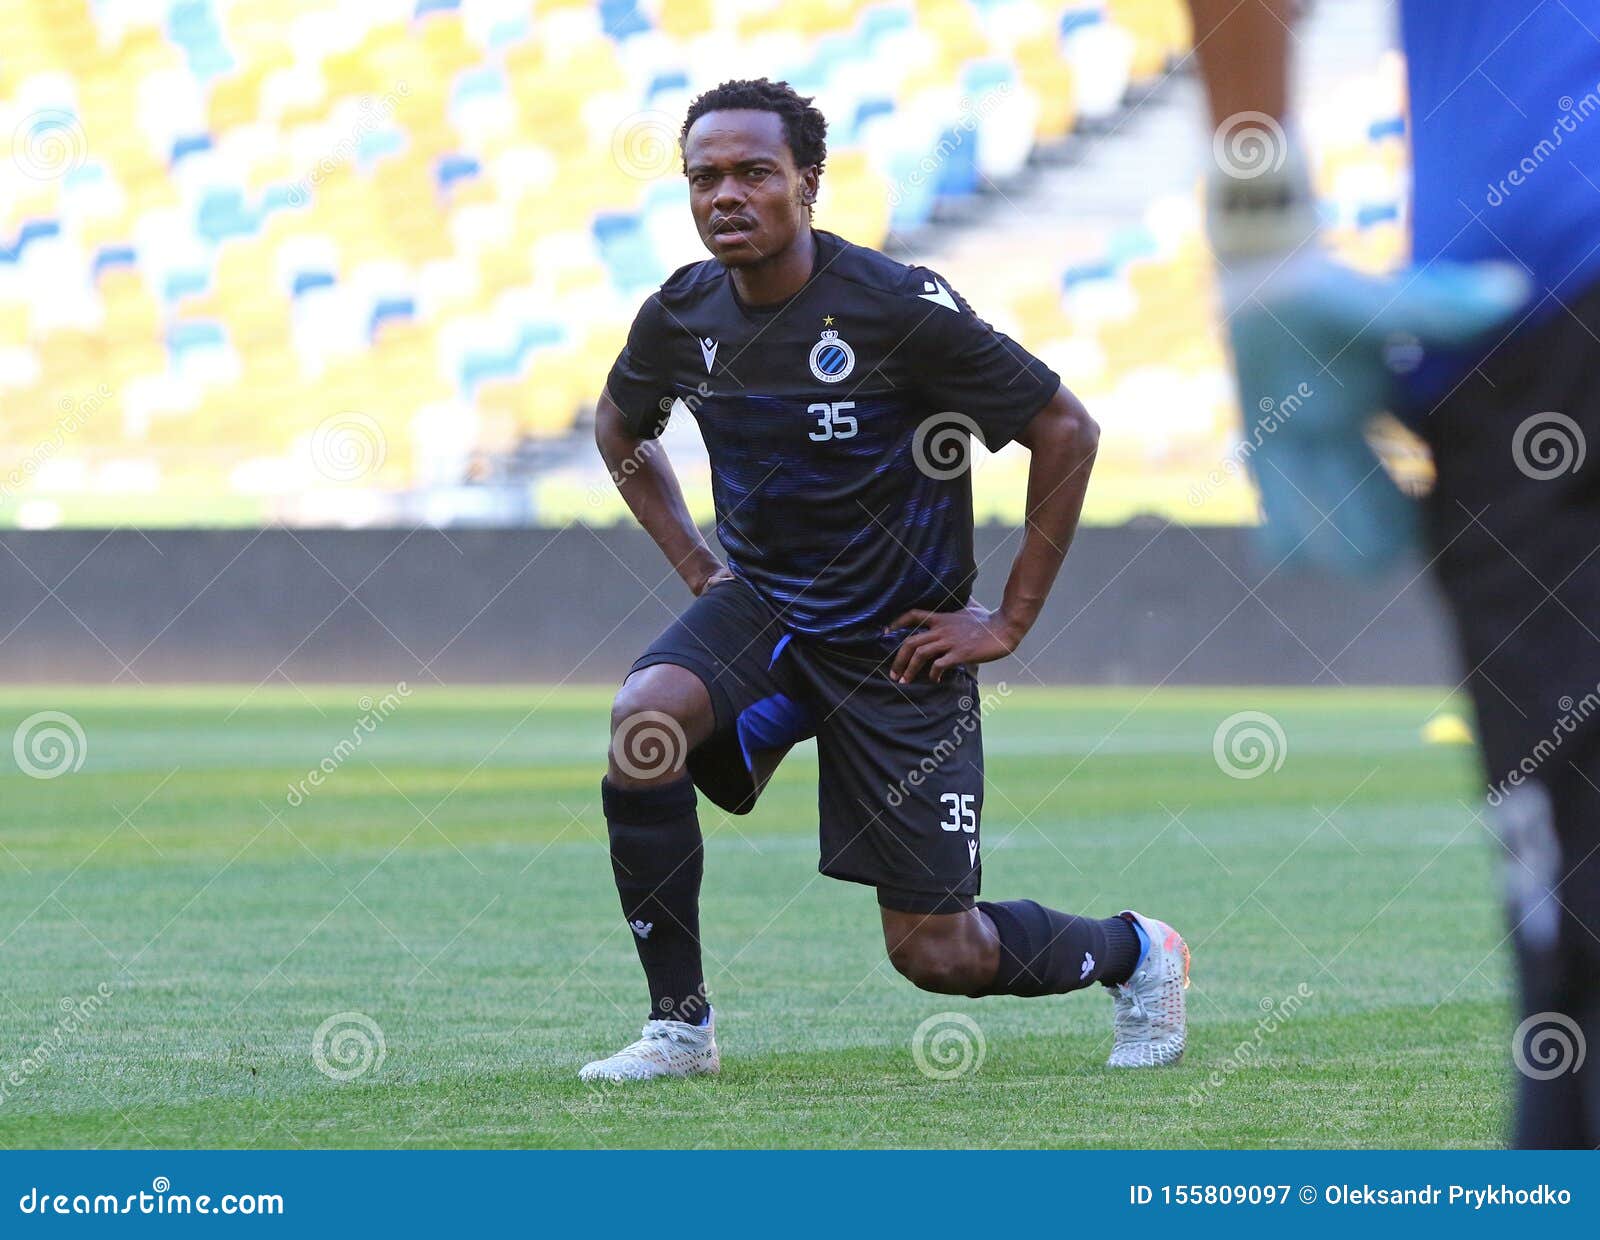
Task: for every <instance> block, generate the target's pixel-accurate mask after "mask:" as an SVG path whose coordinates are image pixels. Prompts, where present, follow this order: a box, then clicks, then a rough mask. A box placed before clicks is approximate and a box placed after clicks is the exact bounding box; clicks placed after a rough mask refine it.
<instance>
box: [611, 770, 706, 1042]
mask: <svg viewBox="0 0 1600 1240" xmlns="http://www.w3.org/2000/svg"><path fill="white" fill-rule="evenodd" d="M600 800H601V804H602V805H604V807H605V814H606V829H607V831H608V832H609V834H610V836H611V872H612V874H613V875H615V876H616V880H617V894H618V895H619V896H620V897H621V898H622V915H623V917H625V918H626V919H627V921H628V929H629V931H630V932H631V933H632V935H633V945H634V946H635V947H636V948H638V949H639V963H640V964H642V965H644V975H645V980H646V981H647V982H648V983H649V985H650V1016H651V1019H653V1020H681V1021H687V1022H688V1023H689V1024H691V1025H698V1024H699V1023H700V1022H701V1020H702V1019H704V1017H705V1014H706V995H705V976H704V974H703V973H702V971H701V967H700V875H701V872H702V870H703V869H704V862H705V849H704V847H703V846H702V845H701V842H700V819H699V817H698V816H697V815H696V814H695V812H694V807H695V795H694V783H693V781H691V780H690V779H689V778H688V777H687V776H685V777H684V778H683V779H680V780H677V781H675V782H673V783H670V784H665V785H657V786H655V787H652V788H619V787H617V786H616V785H614V784H613V783H612V782H611V781H610V780H609V779H602V780H601V781H600Z"/></svg>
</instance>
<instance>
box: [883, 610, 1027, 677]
mask: <svg viewBox="0 0 1600 1240" xmlns="http://www.w3.org/2000/svg"><path fill="white" fill-rule="evenodd" d="M911 625H916V626H918V628H917V631H916V632H915V633H912V634H911V635H910V636H909V637H907V638H906V639H905V640H904V641H903V642H901V643H900V649H899V650H897V651H895V656H894V662H893V663H891V664H890V665H889V679H890V680H893V681H897V682H898V683H900V684H910V683H911V682H912V681H914V680H916V679H917V677H918V676H920V675H922V674H923V673H924V672H926V673H927V674H928V679H930V680H932V681H934V682H936V683H937V682H938V681H941V680H943V679H944V674H945V673H946V672H947V671H949V670H950V669H951V668H952V667H957V666H959V665H960V664H963V663H988V662H990V661H991V660H994V659H1003V658H1005V657H1006V655H1008V654H1010V653H1011V652H1012V651H1013V650H1015V649H1016V648H1017V643H1018V642H1020V641H1021V640H1022V634H1021V633H1020V632H1019V631H1018V630H1017V628H1016V626H1015V625H1012V624H1011V623H1010V622H1008V621H1007V620H1006V619H1005V618H1004V617H1003V616H1002V615H1001V614H1000V613H999V612H998V611H990V610H989V609H988V608H987V607H985V606H983V604H981V603H978V602H972V603H968V604H967V605H966V606H965V607H963V608H962V609H961V610H960V611H924V610H922V609H920V608H913V609H912V610H910V611H908V612H904V613H903V614H901V615H899V616H897V617H896V618H895V621H894V623H893V624H891V625H890V626H889V628H890V629H891V630H893V629H902V628H907V627H909V626H911Z"/></svg>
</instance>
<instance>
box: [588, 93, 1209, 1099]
mask: <svg viewBox="0 0 1600 1240" xmlns="http://www.w3.org/2000/svg"><path fill="white" fill-rule="evenodd" d="M825 132H826V122H825V121H824V119H823V117H822V114H821V113H820V112H819V111H817V110H816V109H815V108H813V107H811V106H810V101H809V100H807V99H803V98H801V97H799V96H798V95H796V94H795V93H794V91H793V90H791V89H790V88H789V87H788V86H787V84H784V83H776V84H775V83H771V82H768V81H765V80H759V81H735V82H726V83H724V84H723V85H721V86H719V87H717V88H715V89H714V90H711V91H708V92H707V93H706V94H704V95H702V96H701V97H700V98H699V99H697V100H696V101H695V102H694V103H693V105H692V106H691V107H690V109H689V113H688V117H687V119H686V121H685V124H684V128H683V134H682V153H683V160H684V171H685V174H686V176H687V177H688V181H689V188H690V204H691V210H692V212H693V215H694V221H695V225H696V227H697V228H698V230H699V233H700V237H701V239H702V240H703V241H704V243H705V245H706V248H707V249H708V250H709V251H710V252H711V254H712V258H711V259H710V260H707V261H702V262H699V263H696V264H693V265H691V266H687V267H684V268H682V269H681V270H679V271H678V272H677V273H675V274H674V275H673V276H672V277H671V278H670V279H669V280H668V281H667V282H666V283H665V284H664V285H662V287H661V289H660V290H659V291H658V292H656V293H655V294H654V295H652V296H651V297H650V298H649V300H648V301H646V302H645V304H644V306H643V307H642V308H641V309H640V311H639V314H638V317H637V318H636V319H635V321H634V324H633V328H632V331H631V332H630V334H629V337H628V342H627V346H626V348H625V349H624V350H623V352H622V354H621V356H620V357H619V358H618V359H617V362H616V365H615V366H614V367H613V368H612V370H611V374H610V376H609V378H608V379H607V382H606V390H605V393H604V394H603V395H602V397H601V399H600V401H599V405H598V408H597V412H596V439H597V441H598V443H599V446H600V450H601V453H602V455H603V456H604V457H605V460H606V462H607V465H608V466H609V467H610V469H611V470H612V473H613V476H614V477H616V478H617V479H618V481H619V485H620V486H621V489H622V492H623V495H624V496H625V498H626V500H627V502H628V505H629V507H630V508H631V509H632V510H633V512H634V515H635V516H637V517H638V519H639V521H640V523H641V524H642V525H643V526H644V528H645V529H646V530H648V531H649V533H650V535H651V536H652V537H653V538H654V539H655V541H656V543H657V544H658V545H659V546H660V547H661V550H662V552H663V553H664V554H665V555H666V557H667V559H668V561H669V562H670V563H671V564H672V565H673V567H674V568H675V569H676V570H677V572H678V574H679V575H680V576H681V577H682V578H683V580H684V582H685V583H686V584H687V585H688V586H689V588H690V589H691V590H692V591H693V592H694V594H695V596H696V598H695V602H694V603H693V604H692V605H691V606H690V607H689V609H688V610H687V611H686V612H684V613H683V615H682V616H681V617H679V619H678V620H677V621H676V622H675V623H674V624H672V625H671V626H670V627H669V628H668V629H667V630H666V632H664V633H663V634H662V635H661V636H660V637H659V638H657V639H656V641H655V642H654V643H653V644H652V645H651V646H650V648H649V649H648V650H647V651H646V652H645V653H644V654H643V655H642V656H641V657H640V658H639V659H638V661H637V662H636V663H635V664H634V665H633V670H632V671H631V673H630V674H629V676H628V678H627V680H626V682H625V683H624V684H623V686H622V689H621V691H620V692H619V693H618V694H617V698H616V704H615V708H614V710H613V717H612V744H611V761H610V765H609V769H608V771H607V774H606V777H605V780H604V781H603V783H602V785H601V793H602V797H603V802H604V807H605V815H606V824H607V828H608V831H609V834H610V842H611V861H612V868H613V871H614V873H615V876H616V882H617V890H618V892H619V893H620V895H621V897H622V912H623V916H624V917H625V918H626V919H627V921H628V925H629V928H630V929H631V931H632V932H633V935H634V940H635V946H636V947H637V948H638V952H639V959H640V961H641V963H642V964H643V965H644V971H645V976H646V978H647V980H648V982H649V987H650V999H651V1009H650V1018H649V1020H648V1022H647V1023H646V1024H645V1027H644V1034H643V1036H642V1037H641V1038H640V1039H639V1040H638V1041H636V1042H633V1043H632V1044H630V1045H628V1046H626V1047H624V1048H623V1049H622V1050H620V1051H618V1052H617V1053H616V1054H614V1055H612V1056H610V1057H609V1058H607V1059H602V1060H599V1061H597V1062H595V1063H591V1064H589V1065H587V1066H586V1067H585V1068H584V1069H583V1071H582V1073H581V1076H582V1077H583V1078H584V1079H585V1080H596V1079H604V1080H642V1079H647V1078H651V1077H658V1076H689V1075H694V1074H699V1073H711V1072H716V1071H717V1069H718V1066H719V1058H718V1051H717V1043H716V1033H715V1026H714V1022H713V1013H712V1010H711V1006H710V1004H709V1002H708V1000H707V998H706V993H705V979H704V976H703V974H702V971H701V956H700V915H699V898H700V879H701V869H702V864H701V863H702V855H703V854H702V845H701V837H700V826H699V822H698V820H697V818H696V814H695V805H696V795H695V788H696V786H698V787H699V789H700V791H701V792H703V793H704V794H705V795H706V796H707V797H709V798H710V799H711V800H712V801H714V802H715V803H716V804H717V805H719V806H722V807H723V808H724V809H727V810H729V811H731V812H734V813H744V812H747V811H748V810H749V809H750V808H751V807H752V806H753V805H754V804H755V801H756V798H757V797H758V796H759V795H760V791H761V788H762V786H763V784H764V783H765V781H766V779H767V777H768V776H770V774H771V772H772V770H773V769H774V768H775V766H776V765H777V763H778V761H779V760H780V759H781V758H782V756H783V755H784V753H785V752H787V750H788V749H789V747H790V746H792V745H793V744H794V743H795V742H796V741H799V740H804V739H807V738H809V737H813V736H814V737H815V738H816V741H817V754H818V758H819V761H820V767H821V771H820V781H819V782H820V787H819V805H820V814H821V846H822V857H821V864H820V869H821V871H822V872H823V873H824V874H827V875H830V876H831V877H834V878H841V879H847V880H850V881H852V882H858V883H865V884H868V885H870V886H873V887H875V888H877V892H878V904H879V907H880V912H881V916H882V921H883V933H884V941H885V943H886V945H887V948H888V952H889V957H890V959H891V961H892V962H893V963H894V966H895V968H896V969H898V970H899V971H900V972H901V973H902V974H904V975H905V976H906V977H907V978H909V979H910V980H911V981H912V982H913V983H914V984H915V985H917V986H919V987H921V988H923V989H924V990H931V991H935V992H938V993H941V994H955V995H969V996H972V997H979V996H984V995H1028V996H1033V995H1051V994H1061V993H1063V992H1065V991H1069V990H1078V989H1081V988H1084V987H1087V986H1091V985H1093V984H1095V983H1097V982H1098V983H1101V984H1103V985H1105V986H1107V987H1109V988H1110V989H1111V992H1112V996H1113V1000H1114V1005H1113V1006H1114V1032H1115V1040H1114V1046H1113V1049H1112V1052H1111V1058H1110V1063H1111V1064H1112V1065H1113V1066H1116V1067H1150V1066H1156V1065H1160V1064H1168V1063H1172V1062H1175V1061H1176V1060H1177V1059H1178V1058H1179V1057H1180V1056H1181V1055H1182V1054H1183V1049H1184V1039H1185V1031H1186V1024H1185V1014H1184V988H1185V986H1186V985H1187V984H1188V970H1189V952H1188V947H1187V946H1186V945H1185V943H1184V941H1183V939H1182V938H1181V937H1180V936H1179V935H1178V934H1177V932H1176V931H1174V930H1173V929H1172V928H1171V927H1170V926H1167V925H1166V924H1164V923H1162V922H1160V921H1156V920H1154V919H1152V918H1148V917H1144V916H1142V915H1140V914H1138V913H1133V912H1123V913H1120V914H1118V915H1116V916H1112V917H1105V918H1095V917H1080V916H1074V915H1072V914H1069V913H1060V912H1056V911H1055V910H1054V909H1049V908H1045V907H1044V906H1042V905H1040V904H1037V903H1035V902H1034V901H1032V900H1010V901H1006V902H1003V903H988V902H978V901H977V900H976V896H977V895H978V889H979V880H980V876H981V872H982V866H981V864H980V861H979V837H978V829H979V819H980V814H981V811H982V809H983V790H984V789H983V745H982V735H981V730H980V726H979V723H980V709H979V706H978V696H979V693H978V686H977V681H976V679H975V678H974V675H973V672H972V665H974V664H978V663H983V662H987V661H989V660H992V659H998V658H1002V657H1004V656H1005V655H1008V654H1010V653H1011V652H1012V651H1013V650H1015V649H1016V648H1017V644H1018V643H1019V642H1020V641H1021V640H1022V638H1023V635H1024V634H1026V633H1027V631H1028V629H1029V627H1030V626H1031V625H1032V624H1033V622H1034V620H1035V618H1036V617H1037V616H1038V614H1039V610H1040V608H1041V606H1042V605H1043V603H1044V600H1045V595H1046V594H1047V593H1048V592H1049V589H1050V586H1051V583H1052V582H1053V581H1054V580H1055V576H1056V572H1057V570H1058V569H1059V568H1060V566H1061V561H1062V558H1063V556H1064V555H1065V554H1066V549H1067V546H1068V544H1069V543H1070V541H1071V539H1072V536H1073V533H1074V531H1075V529H1076V527H1077V523H1078V514H1079V512H1080V511H1081V509H1082V507H1083V497H1084V491H1085V488H1086V487H1087V484H1088V478H1089V471H1090V469H1091V467H1092V465H1093V462H1094V455H1095V447H1096V442H1097V439H1098V428H1097V427H1096V426H1095V424H1094V422H1093V421H1092V420H1091V419H1090V418H1089V416H1088V415H1087V414H1086V413H1085V412H1084V410H1083V408H1082V406H1081V405H1080V404H1079V403H1078V401H1077V400H1076V399H1075V398H1074V397H1073V396H1072V395H1071V394H1070V393H1069V392H1067V391H1066V390H1065V389H1064V388H1063V387H1062V386H1061V383H1060V380H1059V378H1058V377H1057V376H1056V375H1055V374H1054V373H1053V372H1052V371H1051V370H1050V369H1049V367H1047V366H1046V365H1044V363H1042V362H1040V361H1039V360H1038V359H1037V358H1034V357H1032V356H1030V355H1029V354H1028V353H1026V352H1025V351H1024V350H1022V349H1021V348H1019V347H1018V346H1017V345H1016V344H1015V342H1013V341H1012V340H1010V339H1008V338H1007V337H1006V336H1004V335H1002V334H1001V333H999V332H997V331H995V330H994V329H993V328H992V327H990V326H989V325H988V324H987V323H985V322H984V321H983V320H981V319H979V318H978V317H977V316H976V315H974V314H973V312H972V310H971V308H970V307H969V306H968V305H967V304H966V302H965V301H964V300H963V299H961V298H960V297H958V296H957V295H956V294H955V293H954V292H953V291H952V290H951V288H950V286H949V285H948V284H946V283H945V282H944V280H943V279H941V278H940V277H939V276H938V275H936V274H935V273H933V272H932V271H928V270H926V269H925V268H920V267H907V266H905V265H903V264H901V263H897V262H895V261H893V260H891V259H889V258H887V257H885V256H884V255H882V254H880V253H877V252H876V251H873V250H869V249H865V248H862V247H860V246H856V245H852V244H850V243H849V242H847V241H845V240H843V239H841V238H840V237H837V236H835V235H833V234H831V233H828V232H823V231H819V230H814V229H813V228H812V227H811V207H812V204H813V203H814V202H815V200H816V195H817V188H818V181H819V178H820V176H821V173H822V166H823V161H824V158H825V155H826V147H825V143H824V137H825ZM678 402H681V403H683V404H684V405H686V406H687V407H688V408H689V409H690V410H691V411H692V413H693V415H694V417H695V418H696V419H697V420H698V422H699V425H700V430H701V433H702V435H703V437H704V439H705V443H706V448H707V451H708V453H709V456H710V463H711V471H712V488H713V493H714V499H715V505H716V513H717V535H718V538H719V539H720V541H721V543H722V545H723V547H724V548H725V549H726V551H727V555H728V563H727V565H726V566H724V565H723V564H722V563H721V562H719V560H718V559H717V558H716V556H715V555H713V553H712V552H711V551H710V549H709V548H708V547H707V546H706V545H705V543H704V542H703V541H702V539H701V537H700V534H699V532H698V530H697V529H696V528H695V525H694V523H693V521H692V520H691V519H690V517H689V514H688V511H687V509H686V507H685V505H684V502H683V497H682V493H681V491H680V489H679V487H678V483H677V480H676V477H675V475H674V474H673V472H672V468H671V466H670V464H669V463H668V461H667V459H666V456H665V454H664V453H663V452H662V451H661V449H660V446H659V445H658V444H656V443H654V442H653V441H654V439H655V437H656V436H658V435H659V434H660V433H661V430H662V428H663V425H664V423H665V421H666V414H665V413H664V412H663V411H664V410H668V411H670V409H671V408H673V407H674V405H675V403H678ZM970 434H977V435H979V436H980V437H981V438H982V439H983V441H984V442H985V443H986V444H987V445H988V447H989V448H991V449H998V448H999V447H1000V446H1001V445H1002V444H1004V443H1006V442H1008V441H1010V440H1012V439H1015V440H1017V441H1018V442H1020V443H1021V444H1023V445H1024V446H1025V447H1026V448H1027V449H1028V450H1029V452H1030V453H1031V462H1030V469H1029V475H1028V494H1027V523H1026V530H1025V532H1024V535H1023V538H1022V542H1021V547H1020V549H1019V550H1018V552H1017V556H1016V560H1015V562H1014V564H1013V566H1012V570H1011V575H1010V578H1009V580H1008V581H1007V583H1006V588H1005V595H1004V598H1003V600H1002V603H1001V606H1000V608H999V609H998V610H996V611H990V610H988V609H987V608H985V607H982V606H980V605H979V604H978V603H976V602H974V601H972V599H971V591H972V584H973V579H974V577H975V576H976V565H975V564H974V562H973V534H972V491H971V480H970V478H969V477H968V476H967V473H966V469H965V461H964V459H961V458H963V457H964V455H965V449H966V447H967V445H968V444H969V442H970V440H969V438H968V436H969V435H970ZM952 449H955V452H954V455H952Z"/></svg>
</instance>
